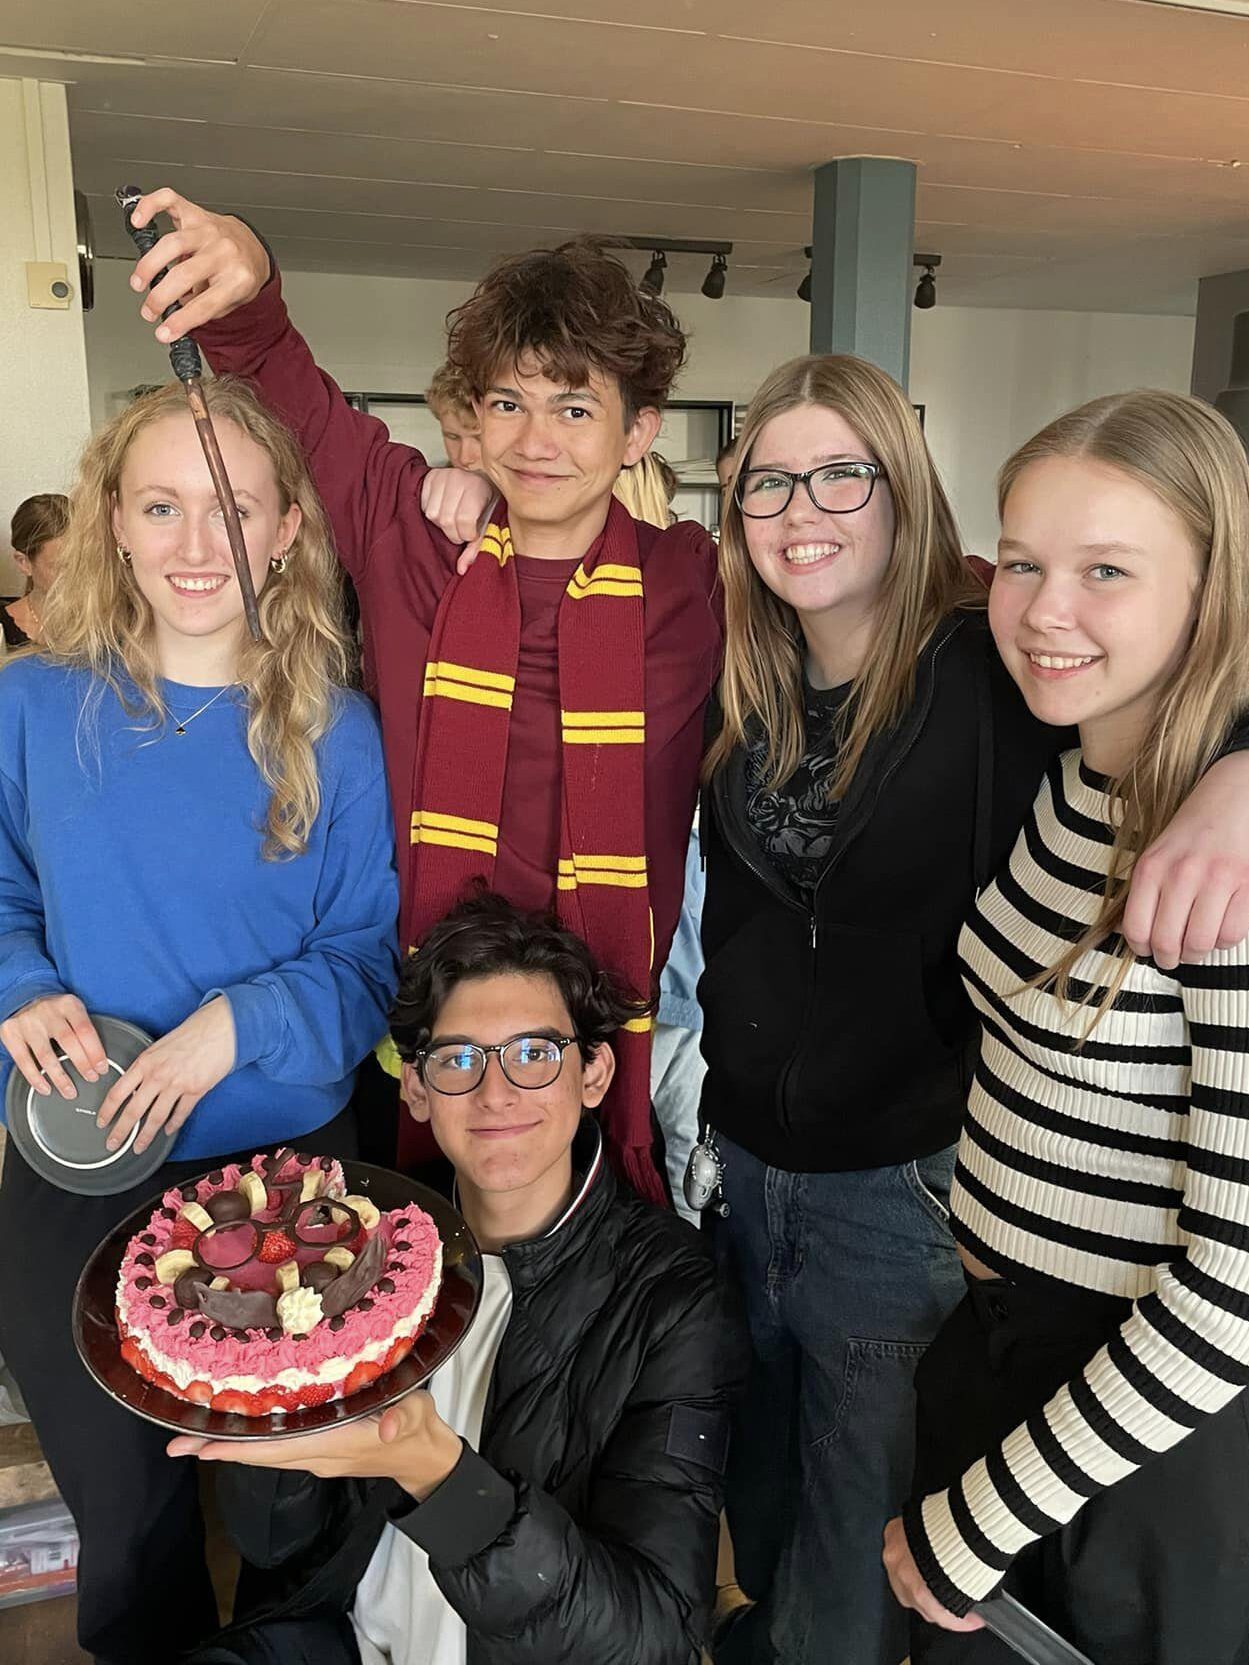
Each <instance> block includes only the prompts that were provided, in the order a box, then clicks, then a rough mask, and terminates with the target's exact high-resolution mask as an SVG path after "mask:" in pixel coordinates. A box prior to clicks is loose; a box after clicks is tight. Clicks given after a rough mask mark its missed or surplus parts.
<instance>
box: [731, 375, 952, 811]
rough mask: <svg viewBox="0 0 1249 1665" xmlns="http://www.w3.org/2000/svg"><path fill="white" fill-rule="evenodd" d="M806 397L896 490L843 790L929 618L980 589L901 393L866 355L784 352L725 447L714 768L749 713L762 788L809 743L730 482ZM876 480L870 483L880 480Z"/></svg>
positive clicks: (897, 690) (835, 791)
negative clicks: (760, 758) (761, 746)
mask: <svg viewBox="0 0 1249 1665" xmlns="http://www.w3.org/2000/svg"><path fill="white" fill-rule="evenodd" d="M803 405H821V406H823V407H824V408H825V409H826V410H832V411H836V412H837V414H838V415H839V416H842V417H844V418H845V420H846V421H847V422H848V423H849V424H850V425H851V427H852V428H853V429H854V430H855V432H856V433H857V434H859V436H860V437H861V438H862V440H863V442H864V444H865V445H866V446H867V447H868V449H869V450H870V451H871V452H872V453H873V455H874V456H875V457H876V458H877V460H878V461H879V462H880V464H881V466H882V467H883V469H884V471H885V478H886V480H887V481H888V488H889V491H890V492H891V494H892V497H893V506H894V516H895V522H896V533H895V536H894V544H893V557H892V559H891V560H890V563H889V567H888V570H887V572H886V573H885V577H884V581H883V583H882V585H881V591H880V598H879V601H878V604H877V608H876V637H875V641H874V643H873V646H872V651H871V653H870V654H868V656H867V660H866V663H865V664H864V665H863V667H862V669H861V670H860V671H859V673H858V675H857V676H856V677H855V678H854V682H853V684H852V689H851V699H850V701H849V702H848V705H847V727H846V731H845V733H844V735H843V737H842V744H841V747H840V752H839V756H838V761H837V767H836V769H835V770H834V772H833V775H832V777H831V779H830V781H829V783H828V796H829V798H830V799H838V798H842V797H844V796H845V792H846V788H847V787H848V786H849V784H850V782H851V781H852V780H853V778H854V774H855V771H856V769H857V768H858V766H859V764H860V763H861V762H862V760H863V753H864V751H865V750H866V748H867V745H868V742H869V741H870V740H871V739H872V737H873V736H874V735H876V734H878V733H880V732H881V731H882V730H884V729H887V728H889V727H891V726H892V724H894V723H896V722H897V721H898V719H899V718H900V717H901V716H902V714H903V712H904V711H905V710H906V708H907V706H908V705H909V704H910V702H911V699H912V698H913V696H914V691H915V665H916V661H917V659H918V658H919V654H920V650H921V648H922V647H923V645H924V643H925V641H926V640H927V639H928V636H929V635H930V634H931V632H932V629H933V627H934V626H935V625H936V624H937V622H938V620H939V619H941V618H942V617H943V616H944V615H945V614H946V613H948V612H949V611H950V610H951V609H952V608H954V607H956V606H957V605H959V603H961V602H969V601H971V600H972V598H973V597H974V596H975V595H976V594H977V585H976V582H975V579H974V577H973V576H972V575H971V574H970V573H969V571H968V569H967V565H966V563H965V562H964V560H963V556H962V548H961V546H960V543H959V536H958V528H957V527H956V526H955V524H954V515H953V512H952V511H951V509H950V505H949V502H948V500H947V498H946V495H945V491H944V489H943V487H942V485H941V480H940V478H939V477H938V474H937V469H936V465H935V464H934V463H933V460H932V457H931V456H930V454H929V451H928V447H927V445H926V444H925V442H924V435H923V431H922V429H921V428H920V425H919V421H918V418H917V417H916V415H915V412H914V410H913V409H912V407H911V404H910V402H909V401H908V399H907V397H906V394H905V393H904V392H903V391H902V389H901V388H900V387H899V386H898V384H897V383H896V382H895V381H894V380H893V379H892V378H891V377H890V376H887V375H886V374H885V372H884V371H883V370H880V369H878V368H877V367H876V365H874V364H869V363H868V362H867V361H866V360H865V359H861V358H853V357H851V356H849V355H843V354H834V355H829V356H816V355H813V356H811V357H807V358H796V359H791V360H790V362H789V363H788V364H782V365H781V367H780V368H779V369H778V370H774V371H773V372H772V374H771V375H770V376H769V377H768V379H767V380H766V381H765V382H764V384H763V386H762V387H761V388H760V389H759V391H758V392H757V393H756V394H755V396H754V399H753V400H752V401H751V405H750V409H749V410H748V411H747V412H746V420H745V422H744V423H743V425H742V431H741V435H740V437H739V438H738V440H737V444H736V449H735V451H734V464H733V478H732V480H731V482H730V484H729V488H728V490H727V491H726V492H725V499H724V500H725V509H724V520H723V524H722V526H721V531H720V577H721V580H722V582H723V584H724V606H725V633H726V647H725V661H724V676H723V679H722V681H721V684H720V704H721V706H722V708H723V711H724V723H723V726H722V727H721V730H720V733H719V735H718V736H717V738H716V740H715V741H714V742H713V744H712V746H711V749H710V751H709V752H708V754H707V759H706V763H705V765H704V773H705V774H707V775H710V774H712V773H714V771H715V770H716V769H718V768H719V767H720V766H721V765H722V764H724V763H725V762H727V760H728V758H729V757H730V755H731V754H732V752H733V751H734V749H735V748H736V747H738V746H740V745H741V744H743V742H744V741H745V738H746V729H747V724H748V723H749V721H750V720H751V719H752V718H755V719H757V720H758V721H759V722H760V723H761V724H762V725H763V729H764V732H765V733H766V735H767V737H768V751H767V760H766V763H765V773H766V779H767V784H768V788H769V790H775V789H776V787H778V786H779V785H780V784H781V783H782V782H783V781H786V780H788V779H789V777H790V776H791V775H792V774H793V772H794V770H795V769H796V768H797V767H798V764H799V763H800V762H801V760H802V755H803V752H804V751H805V749H806V734H805V724H804V716H803V693H802V666H803V654H804V647H803V642H802V635H801V631H800V629H799V626H798V620H797V617H796V615H795V613H794V611H793V609H792V608H791V607H789V606H788V605H787V604H786V603H785V602H783V601H781V600H780V598H779V597H778V596H775V595H773V593H772V591H771V590H769V589H768V587H767V585H766V584H765V583H764V582H763V580H762V579H761V578H760V577H759V574H758V573H757V572H756V571H755V568H754V565H753V563H752V562H751V559H750V551H749V549H748V548H747V546H746V529H745V523H744V520H743V517H742V511H741V507H740V505H739V504H738V502H737V482H738V479H739V477H740V475H741V473H742V471H743V469H746V468H749V467H750V457H751V452H752V450H753V449H754V446H755V442H756V441H757V440H758V438H759V435H760V434H761V433H762V431H763V429H764V428H765V427H766V426H767V424H768V423H769V422H771V421H772V419H773V418H774V417H777V416H781V415H783V414H784V413H785V412H786V411H791V410H796V409H798V408H799V407H801V406H803ZM877 489H879V487H878V488H877Z"/></svg>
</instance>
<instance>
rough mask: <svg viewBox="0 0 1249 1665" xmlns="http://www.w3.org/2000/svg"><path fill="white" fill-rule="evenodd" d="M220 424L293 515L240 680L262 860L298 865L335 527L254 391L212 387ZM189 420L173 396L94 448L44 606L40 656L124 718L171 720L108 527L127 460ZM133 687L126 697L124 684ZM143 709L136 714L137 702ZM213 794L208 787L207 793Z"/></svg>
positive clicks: (333, 682)
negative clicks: (163, 429) (282, 563)
mask: <svg viewBox="0 0 1249 1665" xmlns="http://www.w3.org/2000/svg"><path fill="white" fill-rule="evenodd" d="M204 392H205V397H206V398H207V401H208V408H209V410H210V411H211V413H212V415H213V417H214V418H215V419H216V422H217V423H218V425H220V424H221V423H222V422H232V423H234V425H235V426H236V427H237V428H240V429H241V430H242V431H243V433H245V434H246V435H247V436H248V438H249V439H251V440H253V441H254V442H255V443H256V444H257V445H259V446H260V448H261V449H262V450H263V451H264V452H265V453H266V455H267V456H268V457H269V459H270V461H271V462H272V464H273V471H274V475H275V477H276V480H277V486H278V495H279V499H280V502H281V507H282V512H283V513H285V511H286V510H287V509H289V508H290V506H291V504H293V503H297V504H298V505H299V508H300V510H301V513H302V517H303V518H302V521H301V523H300V527H299V531H298V533H297V534H296V536H295V537H294V539H293V540H292V542H291V544H290V546H289V548H288V550H287V562H286V568H285V570H284V571H282V572H280V573H279V572H271V573H270V574H269V577H268V580H267V582H266V583H265V585H264V588H263V590H262V591H261V594H260V597H259V601H260V622H261V626H262V629H263V632H264V640H263V641H261V642H252V641H251V640H250V639H245V640H244V643H243V646H242V647H241V648H240V651H239V658H238V665H237V668H236V671H235V678H234V679H235V681H236V682H237V683H238V684H239V685H240V687H241V688H242V689H243V690H244V692H245V695H246V699H247V711H248V716H247V745H248V750H249V751H250V752H251V755H252V757H253V758H254V760H255V763H256V767H257V768H258V769H259V770H260V773H261V776H262V778H263V779H264V781H265V783H266V785H267V786H268V787H269V788H270V794H271V795H270V799H269V805H268V811H267V814H266V818H265V826H264V829H263V850H264V854H265V856H266V857H267V858H270V859H273V858H277V857H282V856H293V855H299V854H300V853H301V852H302V851H303V850H304V849H305V848H306V847H307V842H308V834H309V832H310V830H311V828H312V825H313V823H314V822H315V820H316V818H317V812H318V810H319V808H320V782H319V780H318V777H317V764H316V753H315V745H316V742H317V740H319V739H320V737H321V736H322V735H323V734H324V733H325V732H326V730H327V729H328V728H329V726H330V724H331V722H332V720H333V715H334V708H335V693H334V690H335V687H336V686H337V685H341V684H343V683H345V681H346V679H347V670H348V653H347V642H346V637H345V635H344V632H343V627H342V590H341V583H340V580H339V576H338V566H337V562H336V560H335V557H334V552H333V544H332V542H331V536H330V530H329V526H328V524H327V522H326V518H325V513H324V511H323V510H322V508H321V503H320V499H319V498H318V496H317V493H316V488H315V487H314V486H313V484H312V480H311V478H310V477H309V474H308V470H307V468H306V466H305V464H304V460H303V456H302V454H301V452H300V450H299V446H298V444H297V443H296V441H295V439H294V438H293V436H292V435H291V434H290V433H289V432H288V430H287V429H286V428H285V427H284V426H283V425H282V423H281V422H279V421H278V419H277V418H276V417H275V416H272V415H271V414H270V413H269V412H268V411H267V410H266V409H265V407H264V406H263V405H262V404H261V403H260V400H259V399H258V398H257V397H256V395H255V394H254V393H253V392H252V391H251V389H250V388H249V387H248V386H247V385H246V384H245V383H244V382H241V381H237V380H235V379H234V378H232V377H219V378H217V379H216V380H213V381H209V382H206V383H205V386H204ZM184 414H185V415H187V418H188V420H189V413H188V411H187V403H186V395H185V394H184V392H183V390H182V388H181V387H180V386H179V385H178V384H177V383H170V384H169V385H168V386H166V387H161V388H157V389H155V390H154V391H153V392H150V393H147V394H144V395H143V396H142V397H141V398H139V399H136V400H135V401H134V403H133V404H131V405H129V406H127V408H126V409H125V410H124V411H122V412H121V414H120V415H119V416H117V417H115V418H114V419H113V421H111V422H110V423H109V424H108V425H107V426H106V427H104V428H102V429H101V430H100V431H99V433H97V434H95V435H94V436H93V437H92V439H91V440H90V441H89V442H88V444H87V447H86V449H85V451H84V452H83V455H82V460H81V462H80V464H79V472H78V480H77V483H76V485H75V487H74V490H73V492H72V493H71V496H70V520H69V526H68V528H67V530H66V533H65V545H64V553H63V556H62V559H61V564H60V567H59V569H58V572H57V576H56V578H55V579H54V580H53V583H52V586H51V589H50V591H49V594H48V600H47V604H46V606H45V607H44V611H43V618H44V629H45V633H46V636H47V641H46V643H45V645H44V646H43V648H42V649H41V650H40V651H41V653H42V655H43V657H45V658H49V659H52V660H55V661H57V662H59V663H62V664H68V665H74V666H77V667H80V668H81V669H84V670H88V671H90V672H91V673H92V674H93V676H94V677H96V678H97V679H98V682H97V685H96V690H95V692H96V694H97V696H98V694H99V693H101V692H102V691H103V687H104V686H105V685H107V686H109V687H111V688H112V689H113V691H114V692H115V693H116V695H117V697H118V698H119V699H120V700H121V702H122V704H123V706H124V707H125V708H126V710H127V711H129V712H131V713H133V714H134V715H136V716H137V717H139V718H144V717H146V718H148V719H150V722H151V726H152V727H153V729H159V728H160V727H161V726H162V725H163V724H164V723H165V722H167V721H168V717H169V713H168V711H167V710H166V707H165V704H164V701H163V700H162V698H161V695H160V689H159V683H158V674H159V673H158V668H157V663H156V654H155V632H154V620H153V615H152V609H151V607H150V605H149V604H148V602H147V600H146V599H145V598H144V596H143V594H142V592H141V591H140V590H139V588H138V586H137V585H136V583H135V581H134V577H133V575H132V573H131V571H130V569H129V567H127V566H126V565H125V564H124V563H123V562H122V561H121V560H119V559H118V557H117V554H116V552H115V549H114V545H115V541H116V540H115V536H114V532H113V524H112V515H113V507H114V504H115V502H116V498H117V492H118V488H119V485H120V481H121V474H122V468H123V465H124V463H125V459H126V453H127V451H128V450H129V449H130V446H131V445H132V444H133V442H134V440H135V438H136V436H137V435H138V434H140V433H141V432H142V431H143V429H144V428H147V427H149V426H150V425H151V424H152V423H153V422H159V421H161V420H162V419H164V418H165V417H169V416H174V415H184ZM123 678H124V679H125V680H126V682H127V683H128V684H129V685H131V686H126V687H123V685H122V679H123ZM136 691H137V694H138V700H137V704H136V700H135V697H134V696H135V692H136ZM205 789H206V790H208V789H209V788H208V783H207V782H206V783H205Z"/></svg>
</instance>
